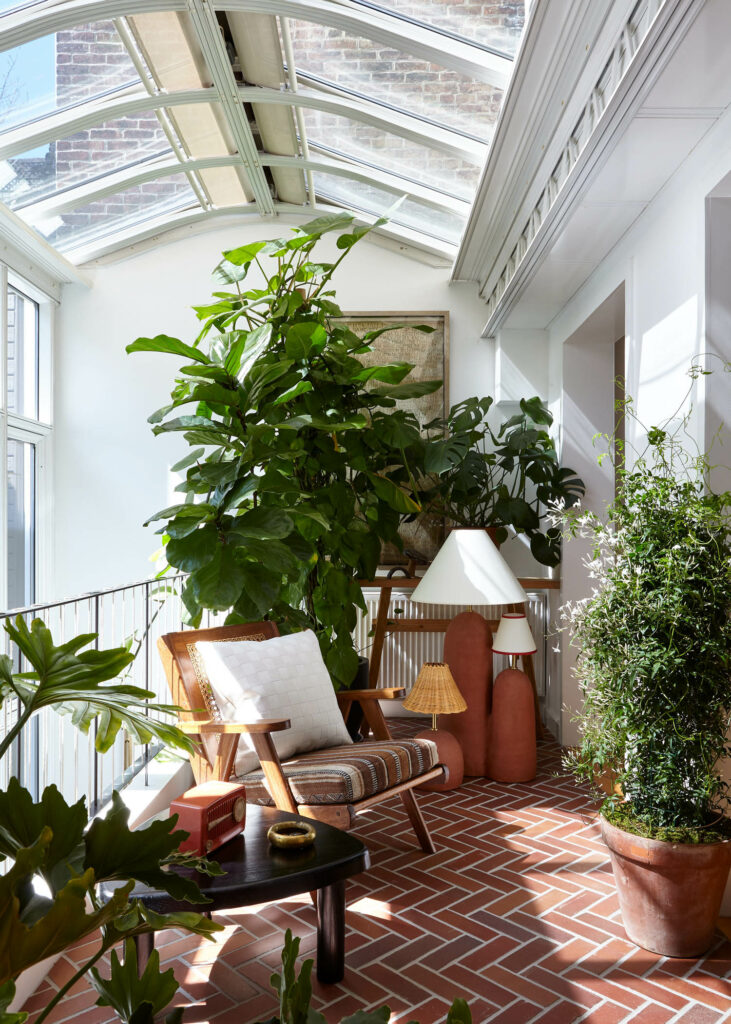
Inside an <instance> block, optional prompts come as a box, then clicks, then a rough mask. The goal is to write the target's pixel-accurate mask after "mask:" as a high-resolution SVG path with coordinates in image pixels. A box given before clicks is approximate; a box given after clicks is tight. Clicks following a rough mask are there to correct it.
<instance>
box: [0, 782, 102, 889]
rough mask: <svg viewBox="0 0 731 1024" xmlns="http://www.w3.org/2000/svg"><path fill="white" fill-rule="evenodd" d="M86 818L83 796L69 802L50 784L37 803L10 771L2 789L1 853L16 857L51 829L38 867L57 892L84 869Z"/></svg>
mask: <svg viewBox="0 0 731 1024" xmlns="http://www.w3.org/2000/svg"><path fill="white" fill-rule="evenodd" d="M87 820H88V816H87V810H86V801H85V799H84V798H83V797H82V798H81V800H79V801H78V802H77V803H75V804H73V805H72V806H69V804H67V803H66V801H65V800H64V798H63V796H62V795H61V793H60V792H59V791H58V789H57V788H56V786H47V787H46V788H45V789H44V790H43V794H42V796H41V799H40V802H39V803H35V802H34V801H33V797H32V796H31V795H30V793H29V792H28V790H27V789H24V788H23V787H22V786H21V785H20V783H19V782H18V780H17V778H15V776H12V775H11V777H10V779H9V780H8V788H7V789H6V790H5V791H4V792H2V791H0V823H1V824H0V854H2V855H3V856H5V857H12V858H14V857H15V856H16V854H17V852H18V851H19V850H22V849H24V848H28V847H31V846H32V845H33V843H34V842H35V841H36V840H37V839H38V837H39V836H40V835H41V833H42V832H43V830H44V829H46V828H47V829H49V830H50V833H51V840H50V842H49V844H48V846H47V847H46V848H45V856H44V860H43V863H42V864H41V865H40V867H39V871H40V873H41V874H42V875H43V877H44V879H45V880H46V882H47V883H48V884H49V886H50V887H51V890H52V892H56V891H58V890H59V889H62V888H63V886H64V885H66V883H67V882H68V880H69V878H70V877H71V876H72V874H79V873H80V871H81V866H82V863H83V856H84V847H83V840H84V829H85V828H86V825H87Z"/></svg>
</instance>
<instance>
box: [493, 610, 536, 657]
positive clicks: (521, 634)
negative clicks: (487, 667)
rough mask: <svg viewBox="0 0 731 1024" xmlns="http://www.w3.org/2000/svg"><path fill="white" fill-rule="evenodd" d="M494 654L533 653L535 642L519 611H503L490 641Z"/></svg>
mask: <svg viewBox="0 0 731 1024" xmlns="http://www.w3.org/2000/svg"><path fill="white" fill-rule="evenodd" d="M492 650H493V653H494V654H535V652H536V642H535V640H534V639H533V634H532V633H531V631H530V626H529V625H528V620H527V619H526V617H525V615H523V614H522V613H521V612H504V613H503V616H502V618H501V619H500V625H499V626H498V628H497V633H496V634H495V638H494V640H493V642H492Z"/></svg>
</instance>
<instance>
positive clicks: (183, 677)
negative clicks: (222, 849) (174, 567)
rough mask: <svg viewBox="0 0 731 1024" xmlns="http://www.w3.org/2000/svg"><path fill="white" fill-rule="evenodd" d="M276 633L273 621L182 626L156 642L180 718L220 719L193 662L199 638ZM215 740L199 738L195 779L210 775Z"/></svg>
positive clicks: (262, 636)
mask: <svg viewBox="0 0 731 1024" xmlns="http://www.w3.org/2000/svg"><path fill="white" fill-rule="evenodd" d="M276 636H279V628H278V627H277V624H276V622H250V623H248V624H246V625H244V626H215V627H214V628H212V629H184V630H182V631H181V632H179V633H166V634H165V635H164V636H161V637H160V639H159V640H158V642H157V647H158V650H159V651H160V657H161V658H162V663H163V666H164V668H165V676H166V678H167V681H168V686H169V687H170V693H171V695H172V698H173V703H174V704H176V705H177V706H178V707H179V708H180V709H181V716H180V717H181V718H182V719H187V720H198V721H201V720H204V719H210V718H213V719H217V718H220V713H219V711H218V708H217V706H216V702H215V699H214V697H213V694H212V692H211V690H210V687H209V686H207V685H206V683H205V681H203V684H202V685H201V678H200V676H199V673H197V672H196V667H195V665H194V652H193V650H192V649H191V648H192V645H193V644H195V643H197V642H198V641H199V640H218V641H233V640H253V641H261V640H271V639H272V638H273V637H276ZM218 743H219V741H218V739H217V738H216V737H214V736H207V737H205V739H204V741H203V744H202V745H203V751H204V753H205V757H203V756H200V757H191V766H192V768H193V774H194V775H195V778H196V781H197V782H201V781H205V779H206V778H208V777H210V770H211V767H212V766H213V765H214V763H215V760H216V754H217V752H218Z"/></svg>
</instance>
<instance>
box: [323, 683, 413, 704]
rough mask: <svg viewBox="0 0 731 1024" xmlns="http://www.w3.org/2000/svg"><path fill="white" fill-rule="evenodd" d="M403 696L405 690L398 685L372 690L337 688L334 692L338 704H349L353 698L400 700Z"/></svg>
mask: <svg viewBox="0 0 731 1024" xmlns="http://www.w3.org/2000/svg"><path fill="white" fill-rule="evenodd" d="M405 696H406V690H404V689H403V687H400V686H391V687H384V688H383V689H373V690H339V691H338V693H337V694H336V697H337V698H338V703H340V704H349V703H350V702H351V701H354V700H401V698H402V697H405Z"/></svg>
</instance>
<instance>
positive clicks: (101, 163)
mask: <svg viewBox="0 0 731 1024" xmlns="http://www.w3.org/2000/svg"><path fill="white" fill-rule="evenodd" d="M172 153H173V150H172V148H171V147H170V145H169V143H168V141H167V138H166V137H165V133H164V132H163V130H162V128H161V127H160V122H159V121H158V119H157V117H156V115H155V112H154V111H153V110H150V111H146V112H143V113H141V114H132V115H130V116H129V117H121V118H117V119H116V120H114V121H105V122H104V124H100V125H98V126H97V127H95V128H88V129H86V131H82V132H77V133H76V134H75V135H70V136H69V137H68V138H65V139H59V140H58V141H57V142H54V143H52V145H50V146H49V147H48V149H47V150H46V151H45V153H44V154H43V155H37V154H33V153H23V154H22V155H21V156H18V157H11V158H10V159H9V160H7V161H6V163H5V165H4V166H5V167H7V168H9V169H10V174H8V172H6V178H8V180H7V181H6V182H5V184H4V185H3V178H2V169H0V199H1V200H2V202H4V203H6V204H7V205H8V206H9V207H10V208H11V210H17V209H19V208H21V207H23V206H28V205H29V204H30V203H36V202H38V201H39V200H41V199H45V198H47V197H48V196H51V195H54V194H55V193H56V192H61V191H64V190H65V189H68V188H73V187H74V186H76V185H81V184H83V183H84V182H87V181H93V180H94V179H96V178H101V177H102V176H103V175H104V174H109V173H110V172H111V171H116V170H121V168H123V167H133V166H136V165H138V164H141V163H143V162H144V161H145V160H150V159H152V158H154V157H160V156H166V155H169V156H172Z"/></svg>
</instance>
